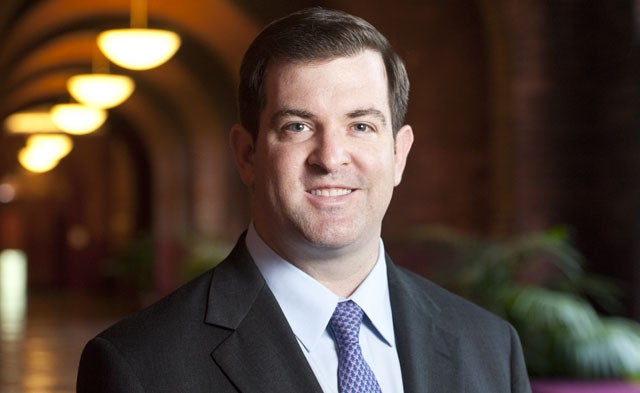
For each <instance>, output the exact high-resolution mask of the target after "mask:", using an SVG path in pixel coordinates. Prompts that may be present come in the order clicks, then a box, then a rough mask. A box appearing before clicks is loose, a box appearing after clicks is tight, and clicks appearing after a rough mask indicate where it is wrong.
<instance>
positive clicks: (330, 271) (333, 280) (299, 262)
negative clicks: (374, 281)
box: [289, 244, 379, 298]
mask: <svg viewBox="0 0 640 393" xmlns="http://www.w3.org/2000/svg"><path fill="white" fill-rule="evenodd" d="M378 250H379V247H378V244H376V247H375V249H371V250H367V252H364V253H361V254H357V255H349V256H342V257H340V258H331V259H322V260H312V259H301V258H298V259H289V260H290V261H293V262H292V263H293V264H294V265H295V266H296V267H298V268H299V269H300V270H302V271H303V272H305V273H307V274H308V275H309V276H311V277H313V278H314V279H315V280H316V281H318V282H320V283H321V284H322V285H324V286H325V287H327V288H328V289H329V290H330V291H331V292H333V293H335V294H336V295H338V296H340V297H344V298H346V297H349V296H350V295H351V294H352V293H353V292H355V290H356V289H357V288H358V287H359V286H360V284H361V283H362V282H363V281H364V280H365V278H367V276H368V275H369V273H371V270H372V269H373V267H374V266H375V264H376V262H377V260H378Z"/></svg>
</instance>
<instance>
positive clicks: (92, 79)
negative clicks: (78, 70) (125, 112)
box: [67, 74, 135, 109]
mask: <svg viewBox="0 0 640 393" xmlns="http://www.w3.org/2000/svg"><path fill="white" fill-rule="evenodd" d="M134 88H135V83H134V81H133V79H131V78H129V77H128V76H125V75H114V74H80V75H74V76H72V77H71V78H69V80H68V81H67V89H68V90H69V93H71V96H73V98H75V99H76V100H77V101H78V102H80V103H82V104H85V105H88V106H93V107H96V108H102V109H107V108H113V107H114V106H117V105H120V104H121V103H123V102H124V101H125V100H126V99H127V98H129V96H130V95H131V93H133V89H134Z"/></svg>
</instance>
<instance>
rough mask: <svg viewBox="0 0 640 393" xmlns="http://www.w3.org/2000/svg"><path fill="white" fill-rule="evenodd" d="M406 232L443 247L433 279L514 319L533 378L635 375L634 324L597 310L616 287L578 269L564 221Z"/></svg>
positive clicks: (611, 301) (637, 346) (613, 297)
mask: <svg viewBox="0 0 640 393" xmlns="http://www.w3.org/2000/svg"><path fill="white" fill-rule="evenodd" d="M408 239H409V241H411V242H412V243H413V244H419V245H420V246H421V247H430V248H431V249H432V250H433V248H434V247H435V249H438V250H439V251H441V252H443V251H444V252H446V255H448V258H447V261H445V263H441V264H439V266H437V267H436V268H435V269H434V272H433V277H432V278H433V279H434V280H435V281H437V282H439V283H440V284H442V285H443V286H445V287H447V288H449V289H450V290H452V291H453V292H456V293H458V294H460V295H461V296H463V297H466V298H468V299H470V300H471V301H473V302H475V303H477V304H479V305H480V306H482V307H484V308H486V309H489V310H491V311H493V312H494V313H496V314H498V315H500V316H502V317H503V318H505V319H507V320H508V321H510V322H511V323H512V324H513V325H514V327H515V328H516V330H517V331H518V334H519V335H520V339H521V341H522V346H523V350H524V354H525V359H526V362H527V367H528V369H529V373H530V375H531V377H532V378H534V379H535V378H563V379H583V380H584V379H589V380H594V379H624V380H634V379H635V380H638V379H640V324H638V323H636V322H634V321H632V320H629V319H625V318H621V317H612V316H604V315H602V313H599V312H598V311H596V309H602V310H605V311H607V312H608V313H610V312H613V313H615V312H616V304H619V303H617V302H616V301H617V295H618V294H619V292H618V288H617V286H616V285H614V284H613V283H612V282H611V281H610V280H607V279H604V278H602V277H599V276H595V275H592V274H588V273H587V272H586V271H585V270H584V268H583V265H584V261H583V257H582V255H581V254H580V253H579V252H578V251H577V250H576V249H575V248H574V247H573V246H572V245H571V244H570V242H569V240H568V233H567V231H566V230H565V229H563V228H554V229H551V230H548V231H542V232H533V233H528V234H524V235H521V236H516V237H513V238H509V239H502V240H498V239H475V238H472V237H468V236H463V235H461V234H459V233H456V232H454V231H451V230H447V229H443V228H433V227H428V228H418V229H415V230H413V231H411V233H410V236H409V237H408ZM594 305H596V307H594Z"/></svg>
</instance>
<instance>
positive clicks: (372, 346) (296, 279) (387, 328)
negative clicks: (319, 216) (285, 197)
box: [246, 225, 403, 393]
mask: <svg viewBox="0 0 640 393" xmlns="http://www.w3.org/2000/svg"><path fill="white" fill-rule="evenodd" d="M246 244H247V248H248V250H249V253H250V254H251V257H252V258H253V260H254V261H255V263H256V265H257V266H258V269H259V270H260V272H261V273H262V276H263V277H264V279H265V281H266V282H267V285H268V286H269V288H270V289H271V291H272V292H273V294H274V295H275V298H276V300H277V301H278V304H279V305H280V308H281V309H282V311H283V312H284V315H285V317H286V318H287V321H288V322H289V325H290V326H291V329H292V330H293V333H294V334H295V336H296V338H297V340H298V343H299V344H300V347H301V348H302V352H303V353H304V355H305V356H306V358H307V360H308V361H309V365H310V366H311V369H312V370H313V372H314V373H315V376H316V378H317V379H318V382H319V383H320V386H321V387H322V390H323V391H324V392H325V393H338V392H339V390H338V354H337V350H336V345H335V342H334V340H333V337H332V335H331V332H330V329H329V328H328V324H329V319H330V318H331V315H332V314H333V310H334V309H335V307H336V305H337V304H338V302H339V301H343V300H345V299H344V298H341V297H339V296H337V295H336V294H334V293H333V292H331V291H330V290H329V289H327V288H326V287H325V286H323V285H322V284H320V283H319V282H318V281H316V280H315V279H313V278H312V277H311V276H309V275H308V274H306V273H305V272H303V271H302V270H300V269H298V268H297V267H295V266H294V265H293V264H291V263H289V262H287V261H285V260H284V259H282V258H281V257H280V256H278V255H277V254H276V253H275V252H274V251H273V250H272V249H271V248H269V246H267V245H266V244H265V243H264V241H262V239H261V238H260V236H259V235H258V234H257V232H256V230H255V228H254V227H253V225H250V226H249V229H248V232H247V237H246ZM384 256H385V253H384V245H383V243H382V239H381V240H380V251H379V253H378V261H377V262H376V265H375V266H374V268H373V270H372V271H371V273H369V275H368V276H367V278H366V279H365V280H364V281H363V282H362V284H360V286H359V287H358V288H357V289H356V291H355V292H354V293H353V294H352V295H351V296H350V297H349V300H353V301H354V302H356V303H357V304H358V305H359V306H360V308H362V310H363V311H364V313H365V318H364V319H363V323H362V327H361V328H360V346H361V347H362V354H363V356H364V358H365V360H366V361H367V363H368V364H369V366H370V367H371V369H372V370H373V373H374V374H375V376H376V378H377V380H378V383H379V384H380V388H381V389H382V391H383V392H384V393H396V392H397V393H401V392H402V391H403V388H402V374H401V371H400V361H399V359H398V352H397V350H396V344H395V336H394V332H393V319H392V315H391V303H390V301H389V286H388V283H387V269H386V260H385V257H384Z"/></svg>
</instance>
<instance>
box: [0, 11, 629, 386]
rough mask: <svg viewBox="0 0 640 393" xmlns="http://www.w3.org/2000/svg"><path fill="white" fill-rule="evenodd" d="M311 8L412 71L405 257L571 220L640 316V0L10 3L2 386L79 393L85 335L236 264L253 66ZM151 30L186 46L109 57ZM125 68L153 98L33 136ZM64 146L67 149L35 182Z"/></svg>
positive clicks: (3, 26)
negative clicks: (213, 269)
mask: <svg viewBox="0 0 640 393" xmlns="http://www.w3.org/2000/svg"><path fill="white" fill-rule="evenodd" d="M313 5H321V6H326V7H331V8H339V9H342V10H345V11H348V12H351V13H354V14H356V15H358V16H361V17H363V18H365V19H367V20H368V21H370V22H371V23H372V24H374V25H375V26H376V27H378V28H379V30H380V31H381V32H382V33H383V34H385V35H386V36H387V38H389V40H390V41H391V43H392V45H393V46H394V48H395V50H396V51H397V52H398V53H399V54H400V55H401V56H402V57H403V59H404V60H405V62H406V66H407V69H408V72H409V76H410V80H411V95H410V105H409V112H408V114H407V118H406V121H407V123H409V124H411V125H412V126H413V129H414V132H415V136H416V141H415V144H414V147H413V150H412V153H411V154H410V156H409V162H408V167H407V170H406V173H405V176H404V178H403V182H402V184H401V185H400V186H399V187H398V188H397V189H396V192H395V195H394V200H393V201H392V204H391V206H390V209H389V212H388V214H387V217H386V221H385V223H384V228H383V231H384V234H383V235H384V238H385V243H386V245H387V248H388V249H389V252H390V254H391V255H392V256H393V257H394V260H395V261H396V263H398V264H400V265H402V266H405V267H407V268H409V269H412V270H414V271H416V272H418V273H420V274H423V275H426V276H430V275H431V273H432V271H434V270H436V267H437V266H438V265H442V263H441V262H442V260H446V257H444V256H443V254H447V253H443V252H442V249H441V248H440V247H433V246H432V243H431V242H430V241H425V240H424V238H421V237H420V236H414V235H415V234H416V233H423V232H421V231H422V230H423V229H424V228H427V227H429V228H432V227H439V228H447V231H450V232H451V233H455V234H456V236H460V237H465V238H469V237H471V238H474V239H492V241H493V240H494V239H498V240H504V239H511V238H513V237H518V236H522V235H523V234H530V233H540V232H541V231H542V232H544V231H548V230H550V229H551V228H556V227H558V226H562V228H564V232H563V233H564V234H565V235H564V236H565V238H566V241H567V242H570V243H571V245H572V246H573V247H575V249H576V250H577V251H578V252H579V253H580V255H581V256H583V257H584V258H582V257H581V258H579V259H580V260H581V261H582V263H583V267H584V270H585V271H586V272H588V273H590V274H598V275H601V276H604V277H605V278H607V279H610V280H612V281H613V282H614V283H615V287H616V288H617V290H618V291H619V300H620V305H619V307H617V308H616V311H615V313H616V314H617V315H619V316H622V317H626V318H628V320H629V321H632V320H638V318H640V114H639V113H640V111H639V108H640V1H634V0H595V1H580V0H421V1H417V0H396V1H393V2H390V1H382V0H367V1H364V0H344V1H304V0H272V1H269V2H263V1H254V0H181V1H172V0H147V1H145V0H3V1H2V2H1V3H0V121H1V122H2V129H1V130H0V289H2V290H1V291H0V300H2V303H1V304H4V306H3V307H4V308H3V310H4V311H2V313H1V314H0V316H1V319H0V320H1V321H2V325H1V326H2V329H3V330H2V332H3V341H2V344H3V346H2V349H1V350H2V353H0V355H2V358H0V361H1V362H2V374H0V377H1V378H0V390H2V391H3V392H4V391H7V392H13V391H16V392H19V391H25V392H26V391H34V392H35V391H39V392H48V391H51V392H53V391H55V392H62V391H72V387H73V383H74V382H73V378H74V377H75V368H76V367H77V359H78V356H79V352H78V351H79V350H80V349H81V347H82V345H83V344H84V341H86V339H88V338H89V337H91V336H93V335H95V334H96V333H97V332H98V331H99V330H100V329H102V328H103V327H104V326H106V325H107V324H108V323H110V322H111V321H112V320H114V319H116V318H119V317H120V316H122V315H125V314H126V313H128V312H131V311H133V310H135V309H138V308H139V307H141V306H143V305H145V304H148V303H149V302H150V301H152V300H153V299H156V298H158V297H159V296H161V295H164V294H167V293H168V292H170V291H171V290H173V289H175V288H176V287H177V286H179V285H180V284H181V283H183V282H185V280H187V279H189V278H190V277H193V276H194V275H195V274H197V273H198V272H201V271H203V270H204V269H206V268H208V267H210V266H212V265H213V264H214V263H215V262H216V261H218V260H219V259H220V258H221V257H222V256H224V254H225V253H226V252H227V251H228V250H229V248H230V246H231V245H232V244H233V243H234V242H235V240H236V239H237V237H238V235H239V234H240V233H241V231H242V230H243V229H244V228H245V227H246V225H247V223H248V211H247V204H246V194H245V190H244V188H243V186H242V184H241V183H240V181H239V179H238V177H237V175H236V173H235V168H234V167H233V163H232V160H231V157H230V153H229V151H228V147H227V145H228V143H227V134H228V130H229V129H230V127H231V125H232V124H233V123H234V122H235V121H236V112H235V86H236V84H237V81H238V69H239V65H240V61H241V58H242V55H243V54H244V51H245V49H246V47H247V46H248V44H249V43H250V42H251V40H252V39H253V38H254V37H255V35H256V34H257V33H258V32H259V31H260V29H261V28H262V27H263V26H264V25H265V24H266V23H268V22H269V21H271V20H272V19H274V18H277V17H279V16H283V15H285V14H287V13H289V12H291V11H294V10H297V9H299V8H302V7H307V6H313ZM145 26H148V27H149V28H153V29H166V30H169V31H172V32H175V33H177V34H178V36H179V37H180V46H179V47H178V49H177V51H176V52H175V54H173V56H171V57H170V58H169V59H168V60H167V61H166V62H165V63H163V64H161V65H159V66H156V67H154V68H151V69H147V70H138V69H130V68H127V67H125V66H121V65H118V64H116V63H115V62H114V61H112V60H109V58H107V57H106V55H105V54H104V53H103V52H102V51H101V50H99V48H98V44H97V41H96V39H97V37H98V35H99V34H100V33H101V32H103V31H105V30H110V29H119V28H129V27H145ZM105 73H106V74H112V75H122V76H126V77H129V78H127V79H128V80H131V81H133V82H134V85H135V88H134V90H133V92H132V93H131V95H130V96H129V97H128V98H127V99H126V100H125V101H124V102H122V103H120V104H119V105H117V106H114V107H111V108H109V109H106V111H105V112H103V116H104V115H105V114H106V120H104V121H103V122H102V123H101V125H99V126H98V128H97V129H96V130H95V131H93V132H90V133H85V132H86V131H77V130H76V131H74V132H73V133H71V134H68V133H61V132H60V125H58V124H56V125H55V126H52V125H51V124H50V122H46V121H45V123H39V124H38V125H37V126H35V128H33V127H32V126H24V125H23V126H16V125H15V123H16V122H15V119H16V117H15V115H16V114H25V113H26V114H31V115H33V114H36V115H37V114H45V117H47V116H48V114H49V113H50V110H51V108H52V107H53V106H55V105H58V104H66V103H75V102H77V101H78V100H79V99H78V98H77V97H75V96H73V95H72V94H71V93H70V91H69V90H68V87H67V82H68V80H69V78H70V77H72V76H75V75H79V74H105ZM47 118H48V117H47ZM11 119H13V120H11ZM45 120H46V119H45ZM21 127H22V128H21ZM29 127H32V128H29ZM45 131H47V133H49V132H53V133H54V134H63V135H66V136H67V137H68V138H67V139H66V142H67V152H66V155H64V156H63V157H62V158H60V156H57V157H56V158H55V160H54V161H55V162H54V163H53V164H52V165H50V167H51V168H46V167H45V166H43V165H40V167H36V168H33V167H31V169H27V166H28V164H26V163H25V162H24V161H25V159H24V158H25V156H26V155H27V152H26V147H31V146H36V145H37V143H36V142H33V141H31V140H30V138H31V137H32V136H33V135H34V134H43V133H45ZM69 140H70V141H71V143H72V147H69V145H68V142H69ZM69 148H70V150H69ZM41 154H44V153H41ZM33 155H34V154H32V156H33ZM36 156H37V154H36ZM447 255H448V254H447ZM450 274H452V275H456V274H457V273H456V271H452V272H450ZM540 274H541V273H540V269H533V270H530V271H528V272H527V275H526V277H525V279H528V278H531V277H533V278H535V277H538V276H540ZM27 295H28V296H27ZM598 307H599V306H596V308H598ZM598 311H602V312H605V313H606V312H607V310H604V309H602V310H600V309H598ZM70 386H71V388H70Z"/></svg>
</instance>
